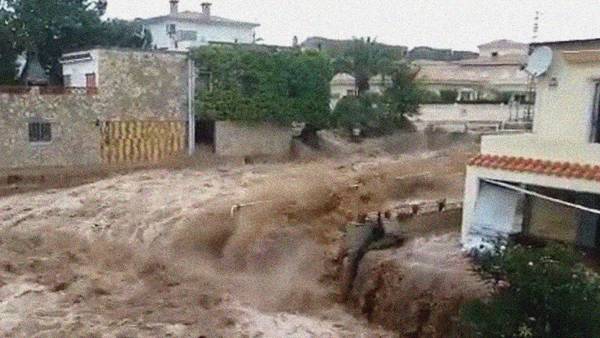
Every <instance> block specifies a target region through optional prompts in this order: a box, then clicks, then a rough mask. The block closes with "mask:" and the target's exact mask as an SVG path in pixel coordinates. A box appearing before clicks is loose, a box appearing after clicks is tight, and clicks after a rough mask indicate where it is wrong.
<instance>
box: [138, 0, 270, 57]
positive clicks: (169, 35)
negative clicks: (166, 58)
mask: <svg viewBox="0 0 600 338" xmlns="http://www.w3.org/2000/svg"><path fill="white" fill-rule="evenodd" d="M169 3H170V5H171V10H170V13H169V14H167V15H163V16H158V17H154V18H148V19H144V20H142V22H143V23H144V25H145V27H146V28H147V29H148V30H149V31H150V32H151V33H152V41H153V44H154V46H155V48H157V49H162V50H176V51H186V50H187V49H189V48H193V47H198V46H202V45H207V44H208V43H210V42H226V43H253V42H255V36H256V35H255V28H256V27H258V26H260V25H259V24H256V23H250V22H242V21H236V20H231V19H226V18H222V17H219V16H215V15H212V13H211V4H210V3H208V2H205V3H202V12H200V13H198V12H190V11H183V12H180V11H179V0H169Z"/></svg>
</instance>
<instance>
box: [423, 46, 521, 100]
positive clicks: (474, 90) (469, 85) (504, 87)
mask: <svg viewBox="0 0 600 338" xmlns="http://www.w3.org/2000/svg"><path fill="white" fill-rule="evenodd" d="M478 48H479V57H478V58H476V59H466V60H460V61H428V60H421V61H419V60H417V61H415V64H417V65H419V67H420V68H421V70H420V72H419V74H418V75H417V79H418V80H420V81H421V83H423V84H424V85H425V86H426V88H428V89H429V90H431V91H433V92H436V93H438V94H439V93H440V92H441V91H443V90H454V91H456V92H457V93H458V97H457V101H476V100H480V99H494V96H495V95H497V94H499V93H511V94H512V95H514V98H515V99H518V100H524V95H526V94H527V82H528V75H527V73H525V72H524V71H523V70H522V66H523V64H525V63H526V60H527V54H528V45H527V44H524V43H519V42H515V41H510V40H496V41H492V42H489V43H485V44H482V45H480V46H478Z"/></svg>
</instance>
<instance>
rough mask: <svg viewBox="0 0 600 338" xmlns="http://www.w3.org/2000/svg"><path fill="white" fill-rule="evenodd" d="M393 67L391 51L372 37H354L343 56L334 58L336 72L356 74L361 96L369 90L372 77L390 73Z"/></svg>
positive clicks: (357, 88)
mask: <svg viewBox="0 0 600 338" xmlns="http://www.w3.org/2000/svg"><path fill="white" fill-rule="evenodd" d="M393 67H394V59H393V57H392V55H391V53H390V52H389V51H388V50H386V49H385V48H383V47H382V46H381V45H380V44H378V43H377V42H376V41H375V39H371V38H370V37H367V38H360V39H357V38H355V39H353V41H352V43H351V44H350V46H348V47H347V48H346V49H345V50H344V51H343V52H342V56H340V57H338V58H336V59H335V60H334V69H335V71H336V73H350V74H352V75H353V76H354V78H355V79H356V90H357V92H358V95H359V96H360V95H362V94H363V93H365V92H366V91H367V90H369V79H370V78H371V77H373V76H375V75H378V74H381V75H384V76H385V74H390V73H391V72H392V70H393Z"/></svg>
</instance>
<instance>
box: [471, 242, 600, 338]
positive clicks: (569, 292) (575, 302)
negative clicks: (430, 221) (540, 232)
mask: <svg viewBox="0 0 600 338" xmlns="http://www.w3.org/2000/svg"><path fill="white" fill-rule="evenodd" d="M481 273H482V274H483V276H484V277H486V278H493V279H495V280H497V281H501V283H502V284H504V285H505V287H504V288H502V289H501V290H499V291H498V292H497V294H495V295H494V296H493V297H492V298H491V299H489V300H478V301H474V302H471V303H469V304H467V305H465V306H464V307H463V309H462V311H461V317H462V321H463V323H465V325H466V327H467V329H468V331H470V334H471V335H473V336H477V337H491V338H493V337H548V338H550V337H558V338H560V337H565V338H567V337H600V279H599V277H598V275H597V274H595V273H593V272H590V271H589V270H587V269H586V268H585V267H584V266H583V265H582V264H581V255H580V254H579V253H576V252H575V251H573V250H572V249H569V248H567V247H565V246H562V245H558V244H552V245H549V246H546V247H542V248H533V247H526V246H521V245H510V246H509V247H508V248H506V249H504V250H502V249H496V250H495V251H494V252H492V253H491V254H490V255H488V256H486V257H484V258H483V259H482V263H481Z"/></svg>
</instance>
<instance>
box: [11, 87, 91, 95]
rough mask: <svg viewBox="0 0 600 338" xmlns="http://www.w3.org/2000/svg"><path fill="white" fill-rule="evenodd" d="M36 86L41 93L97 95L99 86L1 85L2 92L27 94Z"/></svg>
mask: <svg viewBox="0 0 600 338" xmlns="http://www.w3.org/2000/svg"><path fill="white" fill-rule="evenodd" d="M34 88H37V89H38V90H39V93H40V95H71V94H75V95H96V94H98V88H97V87H63V86H40V87H30V86H0V94H12V95H26V94H30V93H31V92H32V91H33V89H34Z"/></svg>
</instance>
